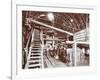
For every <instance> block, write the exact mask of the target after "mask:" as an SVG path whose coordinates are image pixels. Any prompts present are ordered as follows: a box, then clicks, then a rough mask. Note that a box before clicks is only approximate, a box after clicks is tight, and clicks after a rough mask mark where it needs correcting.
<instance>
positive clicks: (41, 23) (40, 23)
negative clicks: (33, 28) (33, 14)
mask: <svg viewBox="0 0 100 80" xmlns="http://www.w3.org/2000/svg"><path fill="white" fill-rule="evenodd" d="M27 19H28V20H29V21H32V22H34V23H36V24H39V25H42V26H45V27H48V28H51V29H54V30H57V31H60V32H63V33H66V34H69V35H71V36H72V35H73V33H70V32H68V31H65V30H62V29H59V28H56V27H54V26H51V25H47V24H45V23H43V22H39V21H37V20H33V19H32V18H27Z"/></svg>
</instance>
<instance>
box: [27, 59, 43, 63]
mask: <svg viewBox="0 0 100 80" xmlns="http://www.w3.org/2000/svg"><path fill="white" fill-rule="evenodd" d="M28 62H29V63H30V62H41V60H40V59H39V60H29V61H28Z"/></svg>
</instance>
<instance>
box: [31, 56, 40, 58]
mask: <svg viewBox="0 0 100 80" xmlns="http://www.w3.org/2000/svg"><path fill="white" fill-rule="evenodd" d="M30 58H41V56H32V57H31V56H30Z"/></svg>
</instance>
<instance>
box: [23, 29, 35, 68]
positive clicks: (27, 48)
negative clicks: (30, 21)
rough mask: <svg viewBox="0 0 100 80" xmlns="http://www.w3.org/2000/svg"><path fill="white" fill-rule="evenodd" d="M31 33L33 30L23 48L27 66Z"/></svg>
mask: <svg viewBox="0 0 100 80" xmlns="http://www.w3.org/2000/svg"><path fill="white" fill-rule="evenodd" d="M32 33H33V29H32V30H31V32H30V35H29V37H28V40H27V44H26V47H25V48H24V50H25V53H26V64H27V60H28V56H29V52H30V46H31V42H32V38H33V37H32ZM25 67H26V65H25Z"/></svg>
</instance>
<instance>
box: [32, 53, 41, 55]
mask: <svg viewBox="0 0 100 80" xmlns="http://www.w3.org/2000/svg"><path fill="white" fill-rule="evenodd" d="M31 55H41V54H40V53H35V54H33V53H32V54H31Z"/></svg>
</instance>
